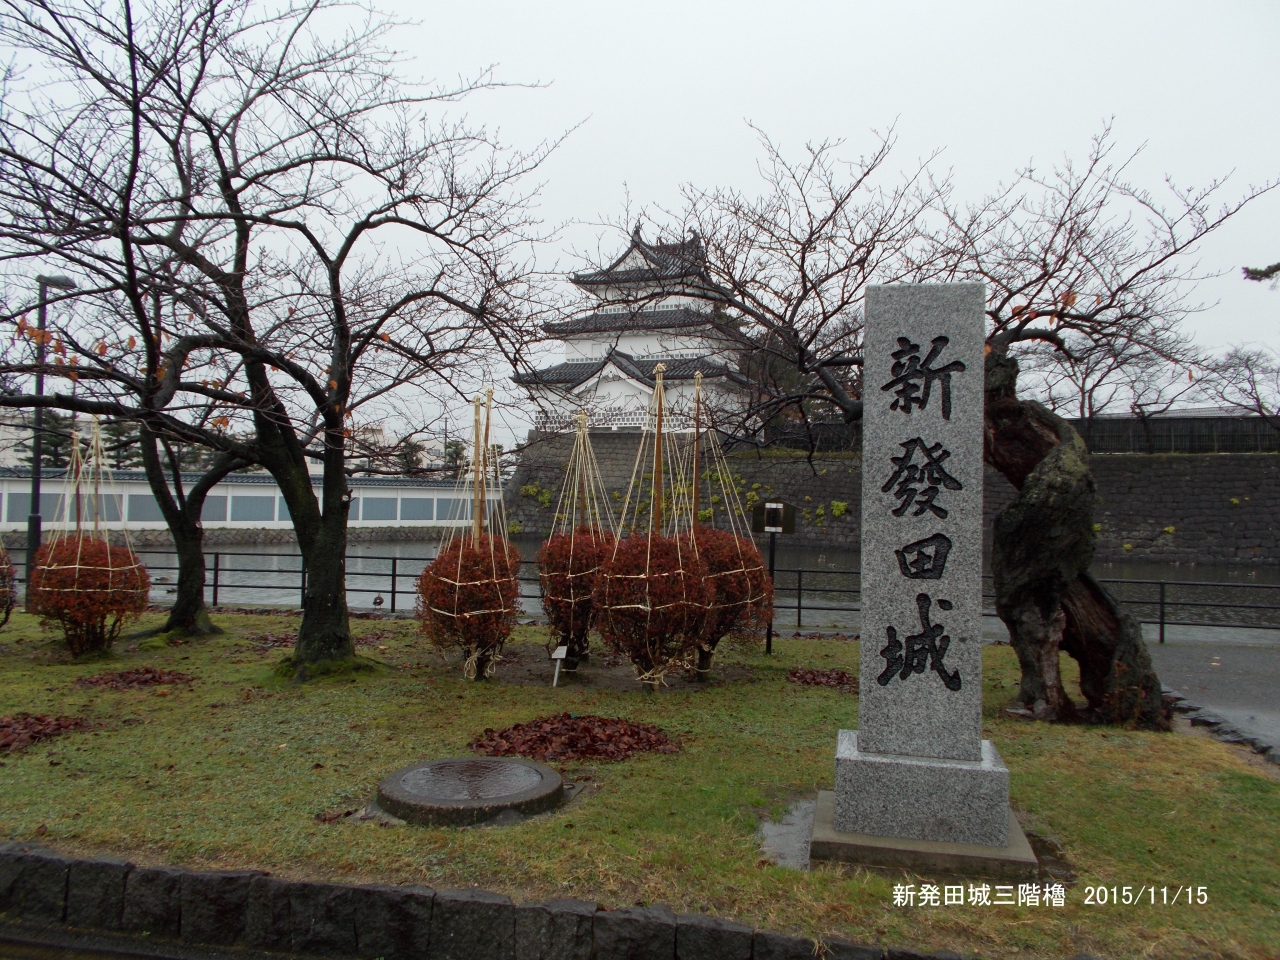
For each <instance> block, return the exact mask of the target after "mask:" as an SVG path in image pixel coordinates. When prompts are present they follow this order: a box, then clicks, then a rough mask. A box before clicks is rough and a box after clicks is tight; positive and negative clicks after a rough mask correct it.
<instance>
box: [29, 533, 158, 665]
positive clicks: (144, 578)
mask: <svg viewBox="0 0 1280 960" xmlns="http://www.w3.org/2000/svg"><path fill="white" fill-rule="evenodd" d="M28 589H29V591H30V596H31V601H32V604H31V605H32V610H33V612H35V613H38V614H40V615H41V616H42V617H43V618H44V621H45V623H56V624H58V625H59V626H60V627H62V633H63V635H64V636H65V637H66V640H67V646H68V647H70V648H71V652H72V653H73V654H74V655H76V656H80V655H81V654H85V653H98V652H101V651H103V650H106V649H108V648H109V647H110V646H111V644H112V643H114V642H115V640H116V638H117V637H118V636H119V635H120V628H121V627H122V626H123V625H124V624H125V623H126V622H127V621H129V620H134V619H137V617H138V616H139V614H141V613H142V611H143V610H145V609H146V608H147V599H148V597H149V596H150V593H151V576H150V574H148V573H147V568H146V566H144V565H143V563H142V561H141V560H139V559H138V557H137V555H136V554H134V552H133V551H132V550H130V549H129V548H128V547H113V546H111V545H110V544H108V543H107V542H106V541H105V540H103V539H102V538H101V537H95V536H92V535H90V534H85V533H81V534H73V535H70V536H67V537H62V538H60V539H58V540H55V541H53V542H51V543H47V544H45V545H44V546H42V547H41V548H40V550H39V551H38V552H37V553H36V568H35V571H34V572H33V573H32V575H31V583H30V585H29V587H28Z"/></svg>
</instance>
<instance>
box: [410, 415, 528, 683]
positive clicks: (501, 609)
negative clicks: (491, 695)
mask: <svg viewBox="0 0 1280 960" xmlns="http://www.w3.org/2000/svg"><path fill="white" fill-rule="evenodd" d="M480 411H481V406H480V398H479V397H477V398H476V400H475V433H474V438H475V439H474V442H473V444H472V463H471V480H470V483H468V482H467V480H466V479H465V478H464V477H461V476H460V477H459V478H458V485H457V487H456V488H455V492H456V493H457V494H458V497H457V499H456V500H455V501H454V502H455V504H459V503H463V502H469V503H470V509H471V527H470V529H469V530H468V529H467V528H466V527H451V528H449V532H448V534H447V535H446V538H445V542H444V544H443V545H442V546H441V548H440V553H439V554H438V555H437V556H436V558H435V559H434V560H433V561H431V563H430V565H429V566H427V567H426V569H424V570H423V571H422V575H421V576H420V577H419V578H418V617H419V619H420V620H421V622H422V629H423V632H424V633H425V634H426V635H427V637H428V638H429V639H430V640H431V642H432V643H434V644H435V645H436V646H437V648H439V649H440V650H441V651H445V650H447V649H449V648H451V647H454V648H457V649H459V650H460V651H461V652H462V654H463V658H464V659H463V667H462V674H463V676H464V677H466V678H467V679H468V680H483V679H485V678H487V677H491V676H493V674H494V670H495V669H496V668H497V664H498V661H499V660H501V659H502V645H503V644H504V643H505V642H506V640H507V637H509V636H511V630H512V628H513V627H514V626H515V622H516V615H517V614H518V613H519V612H520V583H519V581H518V580H517V579H516V577H517V575H518V574H519V572H520V551H519V550H517V549H516V548H515V545H514V544H512V543H511V542H510V541H509V540H507V538H506V537H505V536H503V535H502V534H503V532H505V530H506V528H507V518H506V513H505V511H504V509H503V506H502V490H501V472H500V468H499V466H498V458H497V456H496V452H495V451H494V450H493V449H492V448H491V447H490V446H489V423H490V421H491V419H492V416H493V391H492V390H489V391H488V392H487V402H486V404H485V416H484V421H483V425H482V423H481V414H480ZM490 494H496V496H495V497H491V496H490ZM461 514H462V511H458V515H456V516H455V517H454V518H453V519H458V520H462V519H464V517H463V516H462V515H461ZM486 521H487V522H488V526H489V528H490V530H491V531H496V532H486V531H485V526H486Z"/></svg>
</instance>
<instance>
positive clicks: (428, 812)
mask: <svg viewBox="0 0 1280 960" xmlns="http://www.w3.org/2000/svg"><path fill="white" fill-rule="evenodd" d="M563 799H564V782H563V781H562V780H561V779H560V774H558V773H556V772H555V771H554V770H552V769H551V768H550V767H548V766H545V765H544V764H541V763H536V762H534V761H532V760H522V759H518V758H512V757H458V758H450V759H446V760H427V761H424V762H421V763H415V764H412V765H410V766H407V767H403V768H402V769H400V770H397V771H396V772H395V773H393V774H391V775H390V776H389V777H386V778H384V779H383V781H382V783H380V784H379V785H378V805H379V806H380V807H382V809H384V810H386V811H387V812H388V813H391V814H394V815H395V816H397V817H399V818H400V819H402V820H408V821H410V822H413V823H427V824H459V825H465V824H470V823H483V822H484V821H486V820H490V819H492V818H494V817H496V816H498V814H500V813H502V812H503V811H505V810H515V811H517V812H519V813H522V814H531V813H541V812H542V811H544V810H550V809H551V808H552V807H554V806H556V805H558V804H559V803H560V802H561V801H562V800H563Z"/></svg>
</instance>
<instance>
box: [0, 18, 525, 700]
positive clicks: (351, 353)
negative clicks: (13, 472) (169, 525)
mask: <svg viewBox="0 0 1280 960" xmlns="http://www.w3.org/2000/svg"><path fill="white" fill-rule="evenodd" d="M350 10H351V7H350V6H349V5H346V4H342V3H339V2H337V0H314V2H299V3H295V2H290V0H286V2H284V3H282V4H280V5H277V6H273V7H262V6H259V5H257V4H254V3H252V2H250V0H230V2H220V0H154V2H152V3H149V4H146V5H138V4H136V3H133V2H131V0H126V2H125V3H124V4H123V6H122V7H121V8H119V10H118V11H111V12H109V11H108V10H107V9H106V8H103V7H100V6H98V5H95V4H92V3H90V2H88V0H84V2H76V0H65V2H61V0H36V2H34V3H29V4H28V3H18V2H16V0H0V41H2V42H4V43H5V44H7V45H8V46H10V47H11V48H13V49H15V50H17V51H19V52H20V53H21V54H22V55H23V56H29V57H33V58H34V60H35V61H36V63H37V64H38V67H39V70H40V82H39V83H35V82H33V83H31V84H28V85H26V86H23V87H21V88H20V89H19V88H18V87H13V88H11V89H10V91H9V95H8V99H7V100H6V103H5V111H4V115H3V117H2V118H0V207H2V208H3V212H4V216H3V220H4V224H3V226H0V256H3V257H4V258H5V261H6V263H7V266H8V270H9V271H10V272H11V274H13V273H17V272H19V271H22V270H30V269H31V264H33V263H45V262H54V263H56V264H57V265H58V266H59V268H60V269H62V270H63V271H64V272H66V273H68V274H69V275H71V276H72V277H73V279H75V280H76V281H77V283H78V285H79V287H80V289H79V291H77V292H76V294H75V302H76V305H75V309H74V311H72V313H71V317H70V319H69V320H67V321H66V323H65V324H63V326H62V327H61V328H60V329H57V330H55V331H53V332H52V333H51V336H52V337H53V338H54V340H55V341H56V342H57V343H58V344H59V345H60V347H61V348H62V352H63V353H64V354H65V358H64V356H62V355H58V356H56V357H55V362H54V363H51V364H48V365H47V369H46V372H47V373H49V374H51V375H53V376H54V377H61V378H62V379H61V382H62V383H63V384H64V387H63V388H62V389H60V390H55V391H54V392H53V394H52V395H50V396H48V397H45V398H43V399H40V398H36V397H33V396H31V395H28V394H19V395H9V396H5V397H3V398H0V405H4V406H34V405H37V404H40V405H44V406H51V407H58V408H61V409H66V410H75V411H79V412H83V413H101V414H106V415H109V416H113V417H125V418H131V419H134V420H136V421H138V422H139V423H141V424H142V425H143V426H144V427H145V428H146V429H147V430H148V431H150V434H151V435H153V436H155V437H156V438H157V439H158V442H160V443H161V444H163V442H164V441H165V440H168V441H170V442H180V443H196V444H201V445H204V446H206V447H208V448H209V449H211V450H213V451H215V452H217V453H219V454H221V455H223V456H224V457H225V458H227V460H226V461H224V462H228V461H232V460H233V461H243V462H247V463H256V464H260V465H261V466H262V467H264V468H265V469H266V470H268V471H269V472H270V473H271V474H272V476H273V477H274V478H275V479H276V481H277V482H278V484H279V486H280V491H281V494H282V496H283V498H284V500H285V502H286V504H287V506H288V510H289V513H290V516H291V518H292V520H293V524H294V529H295V531H296V533H297V537H298V544H299V548H300V550H301V553H302V557H303V562H304V564H305V565H306V569H307V590H306V596H305V600H304V609H303V619H302V625H301V629H300V631H299V637H298V643H297V647H296V651H295V665H296V667H297V669H298V671H299V673H300V674H301V675H307V674H310V673H314V672H316V671H317V670H323V669H328V667H327V666H326V664H330V663H332V662H334V661H339V662H341V661H346V660H349V659H350V658H351V657H352V656H353V648H352V644H351V638H350V632H349V627H348V620H347V605H346V594H345V585H344V568H345V552H346V538H347V510H348V505H349V503H350V499H351V493H350V489H349V487H348V484H347V476H348V474H349V473H350V472H352V470H354V469H356V467H355V466H353V465H352V464H350V463H349V462H348V450H347V448H348V443H347V440H348V437H349V433H350V431H351V424H352V423H353V422H355V421H354V418H355V417H356V416H357V415H363V416H365V417H367V418H369V419H373V418H375V417H377V416H379V415H383V416H385V415H386V414H387V411H389V410H393V409H394V407H395V397H396V395H397V393H398V392H399V391H403V390H404V389H406V388H412V389H415V390H436V391H440V392H441V393H443V394H450V393H452V394H454V395H459V394H462V393H465V392H466V391H467V390H468V389H469V388H471V387H473V386H474V385H475V383H476V381H477V380H478V379H479V377H480V376H482V375H483V374H484V372H485V371H486V369H487V364H488V361H489V358H491V357H492V356H494V355H497V356H498V357H499V358H500V359H501V360H502V361H503V362H505V363H508V364H519V363H521V362H522V360H523V350H524V344H525V342H526V339H527V336H528V334H529V331H530V325H531V319H530V318H531V316H532V313H533V312H534V311H533V305H534V304H535V303H536V300H537V295H538V288H537V284H536V282H535V281H536V274H535V273H534V271H533V269H532V266H531V261H530V260H529V255H530V253H529V251H530V248H529V246H528V244H529V242H530V241H531V239H533V238H532V235H531V231H532V230H533V228H534V223H533V221H532V220H531V218H530V215H529V213H528V201H529V199H530V195H529V193H528V192H526V191H525V190H524V189H523V188H522V187H521V185H520V184H521V180H522V177H524V175H525V174H527V173H528V172H529V171H530V170H531V169H533V168H534V167H536V165H537V163H538V162H539V161H540V159H541V157H542V156H543V155H544V153H545V151H544V150H543V149H541V148H540V149H539V150H538V151H537V152H535V153H534V154H532V155H530V154H521V153H515V152H510V151H507V150H504V149H502V148H501V147H500V146H499V145H498V144H496V143H495V142H494V140H493V139H492V137H491V136H490V135H489V134H488V133H487V132H486V131H484V130H483V129H472V128H470V127H468V126H467V125H465V124H462V123H450V122H441V121H439V120H435V119H433V118H432V112H433V111H434V110H437V109H439V108H440V107H441V105H442V104H444V103H447V102H450V101H454V100H457V99H459V98H461V97H463V96H465V95H466V94H468V93H470V92H473V91H475V90H477V89H481V88H484V87H486V86H490V85H491V83H490V81H489V79H488V78H487V77H482V78H481V79H480V80H479V81H474V82H462V83H460V84H458V85H456V86H453V87H447V88H430V89H429V88H425V87H422V86H419V85H414V84H410V83H407V82H405V81H404V80H402V79H401V77H400V76H399V70H400V65H399V63H398V60H397V58H396V56H395V55H394V54H393V53H392V52H390V51H389V50H387V49H386V48H385V46H384V41H385V40H386V38H387V35H388V33H389V31H390V30H391V29H392V27H393V26H394V25H393V24H392V23H391V22H390V21H389V20H386V19H385V18H380V17H377V16H376V15H374V14H373V13H372V11H371V12H370V17H369V20H368V21H366V22H365V23H364V24H363V25H359V26H357V27H355V28H351V29H345V28H344V29H341V30H338V31H335V30H334V29H333V23H332V19H333V18H334V17H335V16H337V15H338V14H339V13H340V12H345V13H347V14H349V12H350ZM322 21H323V22H322ZM49 77H53V78H54V80H53V82H49V80H48V78H49ZM157 301H158V302H160V303H161V304H162V310H161V311H160V312H159V314H157V313H156V311H155V310H154V309H153V304H154V303H155V302H157ZM29 345H30V344H29V341H27V340H20V341H18V343H17V344H16V345H15V346H14V347H12V348H11V349H10V350H9V352H8V356H6V357H5V362H4V364H3V366H2V367H0V370H3V371H6V372H9V373H13V374H20V375H21V374H30V373H32V372H34V370H35V369H36V368H35V361H34V358H33V353H32V351H31V350H30V349H27V348H28V347H29ZM311 463H314V464H316V465H317V466H318V467H319V471H320V472H319V475H318V476H315V477H313V476H312V474H311V470H310V467H309V464H311ZM149 473H150V474H151V475H153V476H154V474H155V471H154V470H151V471H149ZM314 487H318V489H314ZM189 499H190V497H189V496H188V500H189ZM196 527H197V528H198V514H197V523H196ZM176 535H177V533H176V531H175V536H176Z"/></svg>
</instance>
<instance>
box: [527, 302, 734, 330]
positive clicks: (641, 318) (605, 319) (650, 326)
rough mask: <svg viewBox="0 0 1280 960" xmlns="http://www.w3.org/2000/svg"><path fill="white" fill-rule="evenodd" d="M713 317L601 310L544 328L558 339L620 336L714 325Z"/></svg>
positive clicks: (680, 311) (685, 311) (688, 311)
mask: <svg viewBox="0 0 1280 960" xmlns="http://www.w3.org/2000/svg"><path fill="white" fill-rule="evenodd" d="M711 319H712V318H711V314H710V313H709V312H707V311H703V310H694V309H693V308H691V307H674V308H660V309H657V310H644V309H636V310H597V311H596V312H595V313H589V314H587V315H586V316H583V317H575V318H574V319H572V320H564V321H561V322H560V323H548V324H546V325H545V326H544V327H543V329H544V330H545V331H546V332H547V333H550V334H553V335H555V336H572V335H574V334H579V333H617V332H621V331H627V330H683V329H688V328H691V327H702V326H706V325H707V324H709V323H711Z"/></svg>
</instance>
